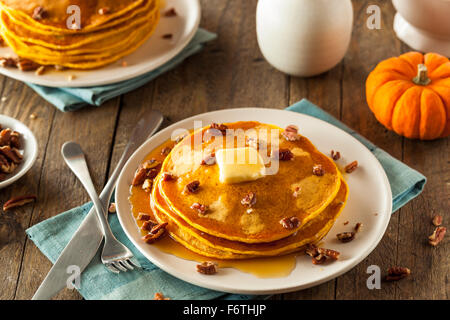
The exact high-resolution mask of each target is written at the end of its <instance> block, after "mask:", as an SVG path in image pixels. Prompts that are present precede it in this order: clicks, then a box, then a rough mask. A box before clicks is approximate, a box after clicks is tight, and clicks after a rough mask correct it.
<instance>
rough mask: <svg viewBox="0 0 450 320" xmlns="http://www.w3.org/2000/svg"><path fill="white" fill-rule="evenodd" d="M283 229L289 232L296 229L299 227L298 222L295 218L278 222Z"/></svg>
mask: <svg viewBox="0 0 450 320" xmlns="http://www.w3.org/2000/svg"><path fill="white" fill-rule="evenodd" d="M280 224H281V225H282V226H283V228H285V229H288V230H291V229H296V228H297V227H298V226H299V225H300V220H299V219H298V218H297V217H290V218H284V219H281V220H280Z"/></svg>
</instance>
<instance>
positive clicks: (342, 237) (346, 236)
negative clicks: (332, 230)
mask: <svg viewBox="0 0 450 320" xmlns="http://www.w3.org/2000/svg"><path fill="white" fill-rule="evenodd" d="M336 237H337V238H338V240H339V241H341V242H350V241H352V240H353V239H355V233H354V232H342V233H338V234H337V235H336Z"/></svg>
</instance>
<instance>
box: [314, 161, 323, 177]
mask: <svg viewBox="0 0 450 320" xmlns="http://www.w3.org/2000/svg"><path fill="white" fill-rule="evenodd" d="M312 172H313V174H314V175H315V176H318V177H321V176H323V175H324V174H325V170H324V169H323V167H322V165H320V164H317V165H315V166H313V170H312Z"/></svg>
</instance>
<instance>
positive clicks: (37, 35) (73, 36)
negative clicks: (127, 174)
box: [0, 0, 160, 69]
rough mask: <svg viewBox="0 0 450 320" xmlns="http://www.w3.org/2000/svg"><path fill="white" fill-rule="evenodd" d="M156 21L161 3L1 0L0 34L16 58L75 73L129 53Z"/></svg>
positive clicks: (137, 0)
mask: <svg viewBox="0 0 450 320" xmlns="http://www.w3.org/2000/svg"><path fill="white" fill-rule="evenodd" d="M75 6H77V7H75ZM77 8H79V11H77V10H78V9H77ZM77 12H79V15H78V13H77ZM77 15H78V18H79V19H78V20H77ZM159 19H160V4H159V0H121V1H117V0H58V1H49V0H34V1H32V0H0V28H1V29H0V33H1V36H2V38H3V40H4V42H5V43H6V44H7V45H8V46H9V47H10V48H11V49H12V50H13V51H14V52H15V53H16V54H17V55H18V56H19V57H20V58H24V59H29V60H31V61H34V62H36V63H38V64H41V65H55V66H62V67H67V68H74V69H93V68H99V67H102V66H105V65H107V64H109V63H112V62H114V61H117V60H118V59H120V58H122V57H124V56H126V55H128V54H130V53H132V52H133V51H135V50H136V49H137V48H139V47H140V46H141V45H142V44H143V43H144V42H145V41H146V40H147V39H148V38H149V37H150V36H151V35H152V34H153V32H154V31H155V29H156V26H157V24H158V22H159ZM77 22H79V24H77ZM78 27H79V29H78Z"/></svg>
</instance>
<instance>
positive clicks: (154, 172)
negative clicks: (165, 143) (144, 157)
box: [147, 169, 159, 179]
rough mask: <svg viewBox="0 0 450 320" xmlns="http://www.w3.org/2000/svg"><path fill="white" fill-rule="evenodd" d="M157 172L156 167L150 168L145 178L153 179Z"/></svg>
mask: <svg viewBox="0 0 450 320" xmlns="http://www.w3.org/2000/svg"><path fill="white" fill-rule="evenodd" d="M158 173H159V170H158V169H150V170H148V172H147V178H148V179H154V178H155V177H156V176H157V175H158Z"/></svg>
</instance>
